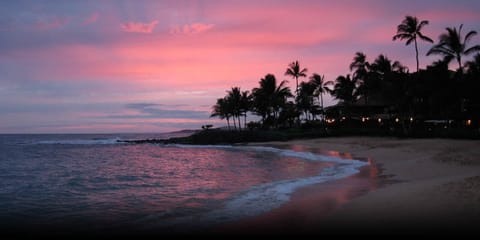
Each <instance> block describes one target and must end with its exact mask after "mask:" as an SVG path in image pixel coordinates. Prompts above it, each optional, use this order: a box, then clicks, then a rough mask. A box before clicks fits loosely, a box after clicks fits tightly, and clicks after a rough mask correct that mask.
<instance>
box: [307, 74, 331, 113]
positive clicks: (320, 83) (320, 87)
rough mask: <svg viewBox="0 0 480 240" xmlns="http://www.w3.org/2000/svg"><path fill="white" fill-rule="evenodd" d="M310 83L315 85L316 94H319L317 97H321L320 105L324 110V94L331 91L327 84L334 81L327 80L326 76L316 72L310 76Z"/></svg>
mask: <svg viewBox="0 0 480 240" xmlns="http://www.w3.org/2000/svg"><path fill="white" fill-rule="evenodd" d="M309 83H310V84H312V85H313V86H314V88H315V92H314V94H315V95H317V98H319V100H320V107H321V108H322V111H323V94H324V93H326V92H329V91H330V89H329V88H328V87H327V85H329V84H332V82H331V81H329V82H325V76H320V75H319V74H318V73H314V74H312V76H310V81H309Z"/></svg>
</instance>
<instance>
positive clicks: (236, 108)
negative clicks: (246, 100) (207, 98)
mask: <svg viewBox="0 0 480 240" xmlns="http://www.w3.org/2000/svg"><path fill="white" fill-rule="evenodd" d="M241 98H242V94H241V91H240V88H239V87H232V89H231V90H229V91H227V97H226V99H227V102H228V105H229V106H230V107H229V110H230V111H231V115H232V117H233V125H234V127H235V129H236V128H237V126H236V125H235V118H237V120H238V128H239V129H240V130H241V129H242V128H241V125H240V105H241V103H240V101H241Z"/></svg>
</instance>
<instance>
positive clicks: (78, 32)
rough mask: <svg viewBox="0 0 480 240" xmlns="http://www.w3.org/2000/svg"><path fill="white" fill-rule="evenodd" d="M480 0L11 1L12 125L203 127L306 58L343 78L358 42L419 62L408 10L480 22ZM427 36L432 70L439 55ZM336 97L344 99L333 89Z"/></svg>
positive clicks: (3, 39)
mask: <svg viewBox="0 0 480 240" xmlns="http://www.w3.org/2000/svg"><path fill="white" fill-rule="evenodd" d="M479 10H480V2H477V1H438V0H435V1H434V0H431V1H430V0H424V1H308V0H305V1H300V0H295V1H261V0H256V1H248V0H242V1H173V0H172V1H78V2H71V1H65V2H64V1H9V2H1V3H0V133H47V132H48V133H60V132H165V131H172V130H181V129H185V128H189V129H197V128H199V127H200V126H201V125H203V124H207V123H209V124H214V125H215V126H221V125H222V124H223V122H221V121H219V120H217V119H210V118H209V112H210V109H211V106H212V105H213V104H214V103H215V99H216V98H219V97H223V96H224V95H225V91H226V90H227V89H229V88H231V87H233V86H239V87H241V88H242V90H250V89H251V88H253V87H256V86H257V84H258V81H259V80H260V78H262V77H263V76H265V75H266V74H267V73H273V74H275V75H276V77H277V79H278V80H284V79H287V80H289V81H290V86H291V87H293V84H294V80H292V79H289V78H288V77H285V76H284V75H283V73H284V72H285V69H286V67H287V65H288V63H290V62H292V61H294V60H299V62H300V64H301V66H302V67H306V68H308V69H309V72H308V73H309V75H310V74H311V73H314V72H315V73H319V74H322V75H325V77H326V79H327V80H334V79H335V78H336V77H337V76H338V75H345V74H348V73H349V69H348V66H349V64H350V62H351V60H352V58H353V56H354V54H355V52H357V51H362V52H364V53H365V54H366V55H367V58H368V60H370V61H372V60H373V59H374V58H375V57H376V56H378V55H379V54H385V55H387V56H388V57H389V58H390V59H392V60H398V61H400V62H402V63H403V64H405V65H406V66H408V67H409V68H410V69H411V70H413V69H414V68H415V52H414V49H413V46H405V44H404V43H403V42H393V41H392V36H393V35H394V34H395V31H396V26H397V25H398V24H399V23H400V22H401V21H402V20H403V18H404V17H405V16H406V15H414V16H417V17H418V18H419V19H421V20H429V21H430V24H429V25H427V26H426V27H425V28H424V30H423V32H424V34H426V35H427V36H430V37H431V38H432V39H434V40H435V41H436V40H437V38H438V35H439V34H440V33H442V32H443V31H444V29H445V27H458V26H459V25H460V24H464V31H465V32H467V31H469V30H476V31H480V14H478V12H480V11H479ZM479 42H480V37H478V36H477V37H475V38H474V39H473V41H472V43H471V44H475V43H477V44H478V43H479ZM430 47H431V45H430V44H429V43H424V42H420V45H419V51H420V56H421V58H420V67H421V68H423V67H425V66H426V65H427V64H430V63H431V62H432V61H434V60H436V59H438V57H436V56H432V57H425V56H424V55H425V53H426V52H427V51H428V49H429V48H430ZM326 102H327V105H331V104H334V103H335V101H334V100H333V99H332V98H331V97H327V101H326Z"/></svg>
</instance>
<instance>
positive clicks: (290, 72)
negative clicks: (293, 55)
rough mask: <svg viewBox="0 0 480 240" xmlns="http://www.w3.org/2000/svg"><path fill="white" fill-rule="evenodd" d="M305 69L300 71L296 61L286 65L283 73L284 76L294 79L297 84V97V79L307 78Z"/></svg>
mask: <svg viewBox="0 0 480 240" xmlns="http://www.w3.org/2000/svg"><path fill="white" fill-rule="evenodd" d="M307 71H308V70H307V69H306V68H304V69H301V70H300V64H298V60H297V61H295V62H291V63H290V64H289V65H288V68H287V71H285V76H292V77H293V78H295V81H296V83H297V85H296V88H295V93H296V94H297V95H298V78H299V77H306V76H307Z"/></svg>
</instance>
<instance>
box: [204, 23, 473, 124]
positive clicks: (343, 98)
mask: <svg viewBox="0 0 480 240" xmlns="http://www.w3.org/2000/svg"><path fill="white" fill-rule="evenodd" d="M428 24H429V22H428V21H426V20H423V21H419V20H418V19H417V18H416V17H413V16H406V17H405V19H404V20H403V21H402V22H401V23H400V24H399V25H398V26H397V33H396V34H395V35H394V36H393V39H392V40H393V41H396V40H404V41H405V44H406V45H410V44H411V43H414V47H415V57H416V71H415V72H413V73H410V72H409V69H408V68H407V67H405V66H404V65H402V64H401V63H400V62H398V61H392V60H390V59H389V58H388V57H387V56H385V55H383V54H380V55H378V56H377V57H376V58H375V59H374V60H373V61H372V62H369V61H367V56H366V54H364V53H363V52H357V53H355V55H354V57H353V59H352V62H351V63H350V65H349V69H350V73H349V74H346V75H340V76H338V77H337V78H336V79H335V80H334V81H326V80H325V78H324V76H323V75H321V74H318V73H312V74H311V75H310V76H309V77H308V81H301V82H300V83H299V79H301V78H306V77H307V72H308V70H307V68H302V67H301V66H300V63H299V62H298V61H294V62H292V63H290V64H289V65H288V67H287V69H286V71H285V75H286V76H290V77H292V78H293V79H295V81H296V88H295V92H294V93H293V92H292V90H291V89H290V88H289V87H287V86H286V84H287V81H286V80H284V81H278V80H277V79H276V77H275V76H274V75H273V74H266V75H265V76H264V77H263V78H261V79H260V81H259V86H258V87H256V88H253V89H252V90H251V91H242V90H241V89H240V87H232V88H231V89H230V90H228V91H227V94H226V96H224V97H223V98H218V99H217V101H216V104H215V105H214V106H213V107H212V114H211V117H219V118H220V119H226V121H227V126H228V128H229V129H230V128H231V124H230V120H231V121H232V124H233V128H234V129H242V128H247V127H250V128H254V127H261V128H279V127H293V126H298V125H299V124H300V123H301V122H305V123H308V122H313V121H318V122H320V123H322V124H324V122H323V120H324V114H325V109H324V106H323V95H325V94H330V95H331V96H333V97H334V98H335V99H337V100H339V101H340V103H342V104H344V105H354V104H356V103H359V102H361V103H362V104H365V105H368V104H372V103H376V104H378V103H381V104H383V105H388V106H390V107H391V109H392V111H393V112H395V113H396V114H397V116H403V117H405V118H406V117H410V116H416V117H421V118H424V119H454V118H473V119H477V121H478V119H479V118H480V116H479V114H480V45H474V46H469V43H470V41H471V39H472V38H473V37H474V36H475V35H476V34H477V32H476V31H469V32H468V33H467V34H465V35H463V34H462V30H463V29H462V28H463V25H460V26H459V28H458V29H457V28H456V27H453V28H450V27H447V28H446V32H444V33H442V34H441V35H440V36H439V38H438V42H437V43H434V41H433V40H432V39H431V38H429V37H428V36H426V35H424V34H423V33H422V29H423V28H424V27H425V26H426V25H428ZM420 40H421V41H425V42H428V43H431V44H433V46H432V47H431V48H430V50H429V51H428V52H427V53H426V55H439V56H441V58H440V59H439V60H437V61H435V62H433V63H432V64H430V65H428V66H427V67H426V69H420V68H419V57H418V55H419V53H418V44H419V43H418V42H419V41H420ZM472 54H476V55H474V57H473V60H471V61H468V62H464V61H462V58H463V57H465V56H469V55H472ZM453 60H455V61H456V63H457V64H458V68H457V69H456V70H455V71H452V70H450V69H449V67H448V66H449V63H450V62H452V61H453ZM249 112H250V113H253V114H255V115H257V116H259V117H260V121H259V122H251V123H248V124H247V113H249ZM242 121H243V123H242ZM242 125H243V127H242Z"/></svg>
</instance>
